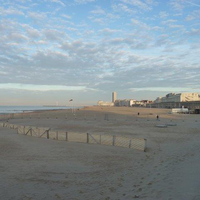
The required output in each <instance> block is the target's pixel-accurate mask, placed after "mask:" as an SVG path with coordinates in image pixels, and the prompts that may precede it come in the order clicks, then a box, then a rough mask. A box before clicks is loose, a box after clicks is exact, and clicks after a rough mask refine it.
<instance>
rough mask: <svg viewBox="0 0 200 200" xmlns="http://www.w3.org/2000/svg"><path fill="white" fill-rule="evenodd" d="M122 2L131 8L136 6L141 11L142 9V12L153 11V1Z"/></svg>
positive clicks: (126, 0)
mask: <svg viewBox="0 0 200 200" xmlns="http://www.w3.org/2000/svg"><path fill="white" fill-rule="evenodd" d="M121 2H123V3H125V4H129V5H131V6H135V7H137V8H139V9H142V10H146V11H148V10H151V9H152V7H151V6H152V5H153V1H146V3H145V2H143V1H141V0H121Z"/></svg>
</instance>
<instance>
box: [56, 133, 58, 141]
mask: <svg viewBox="0 0 200 200" xmlns="http://www.w3.org/2000/svg"><path fill="white" fill-rule="evenodd" d="M56 140H58V131H56Z"/></svg>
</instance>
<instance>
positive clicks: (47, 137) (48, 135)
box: [47, 130, 49, 139]
mask: <svg viewBox="0 0 200 200" xmlns="http://www.w3.org/2000/svg"><path fill="white" fill-rule="evenodd" d="M47 139H49V130H47Z"/></svg>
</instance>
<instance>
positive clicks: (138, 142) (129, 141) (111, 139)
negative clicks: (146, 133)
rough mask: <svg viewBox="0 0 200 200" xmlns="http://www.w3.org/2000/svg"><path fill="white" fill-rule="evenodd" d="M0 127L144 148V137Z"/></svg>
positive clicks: (30, 127) (142, 149) (141, 149)
mask: <svg viewBox="0 0 200 200" xmlns="http://www.w3.org/2000/svg"><path fill="white" fill-rule="evenodd" d="M0 127H6V128H11V129H16V130H17V133H18V134H22V135H28V136H34V137H39V138H47V139H54V140H63V141H68V142H80V143H88V144H99V145H107V146H116V147H125V148H130V149H137V150H140V151H145V150H146V139H142V138H131V137H130V138H129V137H122V136H115V135H106V134H97V133H77V132H64V131H55V130H51V129H50V128H45V127H34V126H21V125H16V124H10V123H6V122H5V123H0Z"/></svg>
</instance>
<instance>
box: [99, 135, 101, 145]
mask: <svg viewBox="0 0 200 200" xmlns="http://www.w3.org/2000/svg"><path fill="white" fill-rule="evenodd" d="M99 144H101V134H100V141H99Z"/></svg>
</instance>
